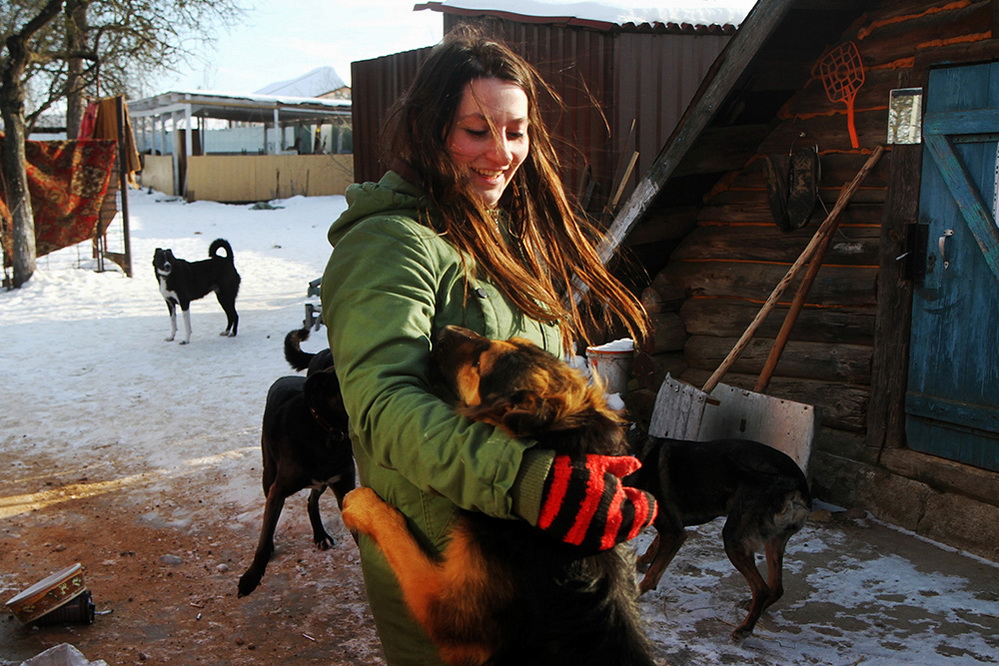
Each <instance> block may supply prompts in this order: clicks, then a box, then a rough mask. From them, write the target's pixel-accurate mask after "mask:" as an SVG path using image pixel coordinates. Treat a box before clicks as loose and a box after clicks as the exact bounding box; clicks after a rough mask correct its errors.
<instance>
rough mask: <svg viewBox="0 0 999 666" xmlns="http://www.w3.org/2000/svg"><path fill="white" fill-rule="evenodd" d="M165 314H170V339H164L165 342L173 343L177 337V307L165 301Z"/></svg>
mask: <svg viewBox="0 0 999 666" xmlns="http://www.w3.org/2000/svg"><path fill="white" fill-rule="evenodd" d="M166 305H167V312H169V313H170V337H169V338H165V340H166V341H167V342H173V339H174V338H175V337H177V306H176V305H174V303H173V302H172V301H167V302H166Z"/></svg>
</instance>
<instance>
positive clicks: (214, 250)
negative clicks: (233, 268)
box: [208, 238, 233, 262]
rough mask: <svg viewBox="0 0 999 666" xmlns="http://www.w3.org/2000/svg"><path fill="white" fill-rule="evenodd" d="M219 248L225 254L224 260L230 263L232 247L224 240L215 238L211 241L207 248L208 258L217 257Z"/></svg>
mask: <svg viewBox="0 0 999 666" xmlns="http://www.w3.org/2000/svg"><path fill="white" fill-rule="evenodd" d="M219 248H222V249H223V250H225V252H226V258H227V259H229V261H230V262H231V261H232V260H233V256H232V246H231V245H229V241H227V240H226V239H224V238H216V239H215V240H213V241H212V244H211V245H210V246H209V247H208V256H209V257H213V258H214V257H218V256H219V255H218V251H219Z"/></svg>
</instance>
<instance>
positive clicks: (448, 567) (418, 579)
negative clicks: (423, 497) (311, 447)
mask: <svg viewBox="0 0 999 666" xmlns="http://www.w3.org/2000/svg"><path fill="white" fill-rule="evenodd" d="M342 516H343V522H344V525H346V526H347V528H348V529H351V530H356V531H358V532H360V533H362V534H366V535H368V536H370V537H371V538H372V539H374V541H375V543H377V544H378V547H379V549H380V550H381V551H382V553H383V554H384V555H385V559H386V560H387V561H388V564H389V566H390V567H391V568H392V571H393V573H395V576H396V578H397V579H398V581H399V587H400V588H401V589H402V595H403V599H404V600H405V602H406V605H407V606H408V607H409V609H410V611H411V612H412V613H413V616H414V617H415V618H416V620H417V621H418V622H419V623H420V625H421V626H422V627H423V628H424V629H425V630H426V632H427V634H428V635H429V636H430V638H431V639H432V640H433V641H434V643H435V644H436V645H437V647H438V649H440V652H441V657H442V659H443V660H444V661H445V662H447V663H449V664H482V663H485V662H486V661H487V660H488V658H489V656H490V655H491V654H492V651H493V650H492V649H490V648H489V647H488V646H487V645H486V644H485V643H484V642H483V643H475V642H471V641H472V640H474V639H470V638H468V637H469V636H481V634H479V633H476V632H474V631H470V630H469V629H468V626H469V625H471V626H473V627H476V626H481V622H482V617H481V615H477V614H476V612H475V611H476V610H479V609H481V608H482V606H481V605H480V604H477V603H476V602H477V599H476V597H475V594H474V591H475V590H477V589H478V590H486V589H488V588H489V587H490V584H489V583H490V581H489V580H488V576H487V575H486V573H485V568H484V566H482V562H481V556H478V555H477V554H476V553H477V551H476V550H475V549H474V548H473V547H472V544H471V543H470V539H469V538H468V535H467V534H465V533H464V532H462V531H460V530H456V531H455V532H454V533H453V538H452V540H451V543H450V544H449V545H448V547H447V550H446V551H445V553H444V560H443V561H442V562H441V563H437V562H434V561H433V560H431V559H430V558H429V557H427V555H426V553H424V552H423V549H422V548H420V545H419V544H418V543H417V542H416V540H415V539H414V538H413V536H412V534H410V532H409V528H408V527H407V526H406V519H405V518H404V517H403V515H402V514H401V513H399V512H398V511H397V510H396V509H395V508H393V507H392V506H390V505H389V504H387V503H385V502H383V501H382V500H381V499H380V498H379V497H378V495H376V494H375V492H374V491H373V490H371V489H370V488H358V489H356V490H353V491H351V492H350V493H348V494H347V497H346V498H345V499H344V507H343V514H342ZM445 618H446V619H445ZM449 635H459V636H462V638H460V639H458V640H455V641H451V640H449V639H448V636H449ZM480 640H483V641H484V640H485V639H484V638H481V637H480Z"/></svg>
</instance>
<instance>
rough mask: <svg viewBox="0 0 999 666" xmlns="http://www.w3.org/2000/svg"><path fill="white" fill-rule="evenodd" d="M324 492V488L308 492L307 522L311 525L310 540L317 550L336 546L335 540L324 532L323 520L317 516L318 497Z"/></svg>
mask: <svg viewBox="0 0 999 666" xmlns="http://www.w3.org/2000/svg"><path fill="white" fill-rule="evenodd" d="M325 490H326V486H320V487H318V488H313V489H312V490H310V491H309V522H310V523H311V524H312V540H313V541H314V542H315V544H316V546H318V547H319V550H329V549H330V548H333V547H334V546H336V540H335V539H333V537H331V536H330V535H329V533H328V532H327V531H326V526H325V525H323V519H322V517H321V516H320V515H319V497H320V496H321V495H322V494H323V491H325Z"/></svg>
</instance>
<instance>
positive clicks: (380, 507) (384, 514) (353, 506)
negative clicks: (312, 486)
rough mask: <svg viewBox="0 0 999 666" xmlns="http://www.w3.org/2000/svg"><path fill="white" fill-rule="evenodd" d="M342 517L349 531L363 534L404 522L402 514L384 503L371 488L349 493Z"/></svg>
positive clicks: (358, 489) (341, 513) (345, 500)
mask: <svg viewBox="0 0 999 666" xmlns="http://www.w3.org/2000/svg"><path fill="white" fill-rule="evenodd" d="M340 517H341V518H342V519H343V524H344V525H345V526H346V527H347V529H349V530H350V531H351V532H355V533H356V532H360V533H362V534H371V533H372V531H373V530H374V529H375V528H376V527H379V526H381V525H389V524H392V523H394V522H397V521H400V520H403V518H402V514H400V513H399V512H398V511H397V510H395V509H394V508H392V506H390V505H389V504H387V503H385V502H384V501H382V499H381V498H380V497H378V495H377V494H376V493H375V491H374V490H372V489H371V488H355V489H354V490H351V491H350V492H349V493H347V495H346V496H345V497H344V498H343V510H342V511H341V512H340Z"/></svg>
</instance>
